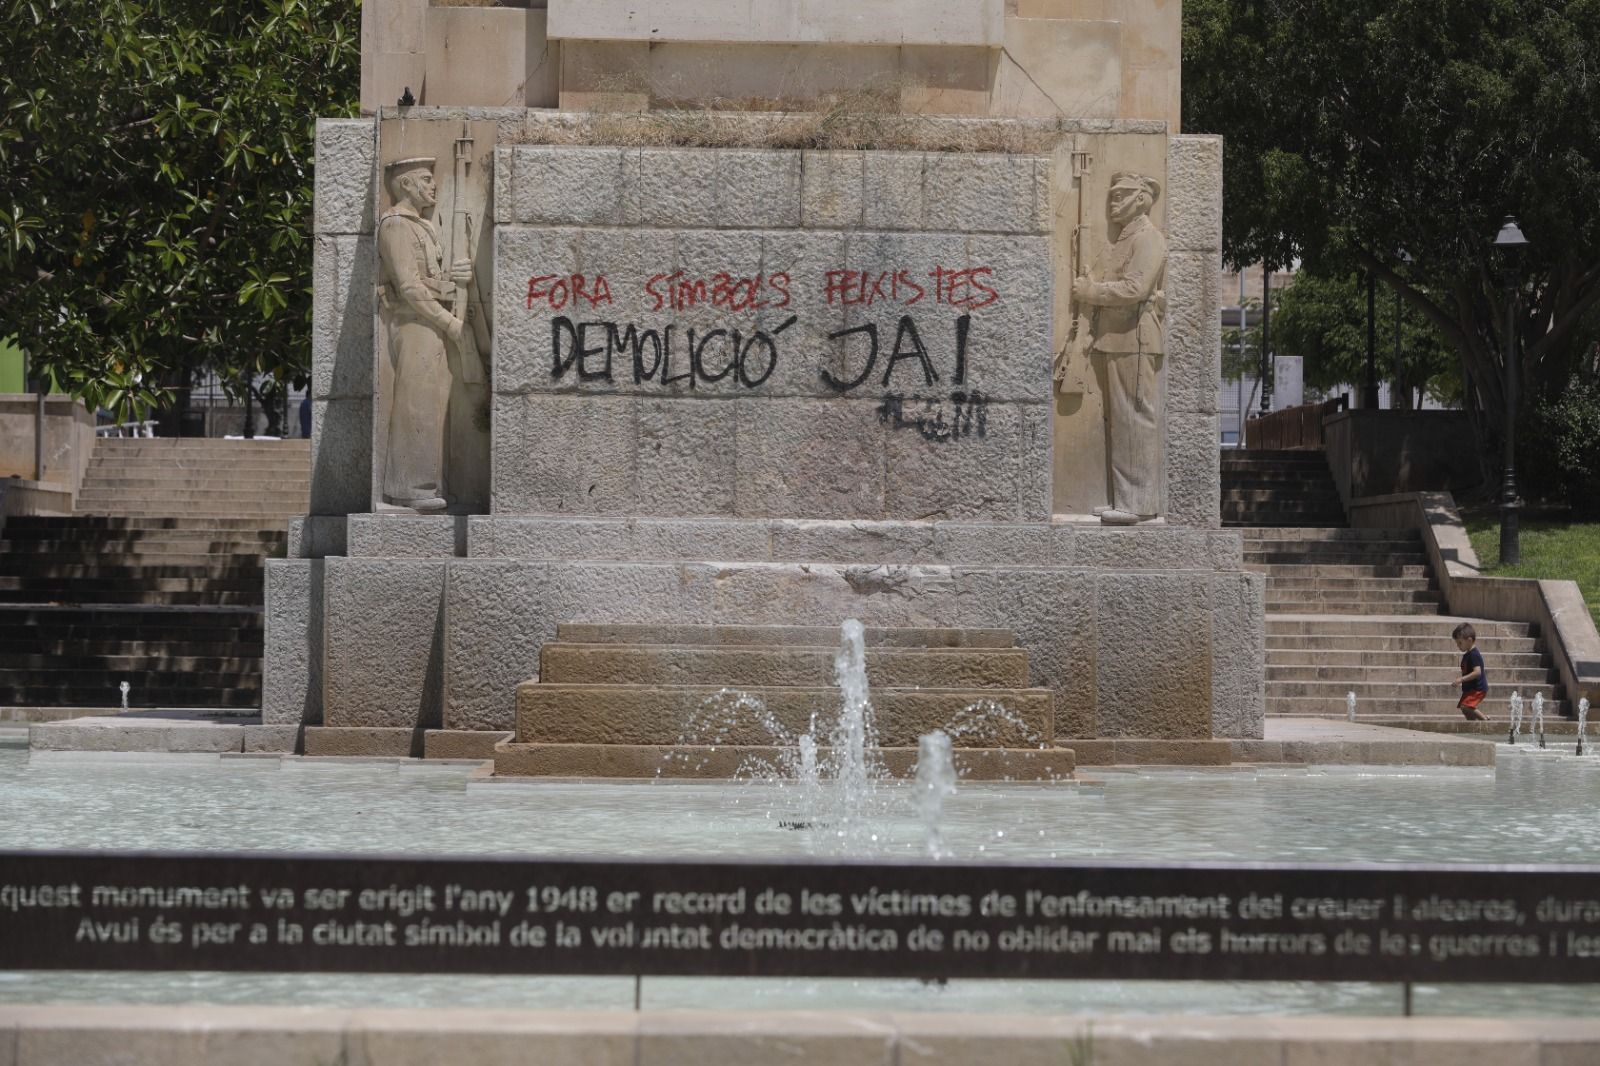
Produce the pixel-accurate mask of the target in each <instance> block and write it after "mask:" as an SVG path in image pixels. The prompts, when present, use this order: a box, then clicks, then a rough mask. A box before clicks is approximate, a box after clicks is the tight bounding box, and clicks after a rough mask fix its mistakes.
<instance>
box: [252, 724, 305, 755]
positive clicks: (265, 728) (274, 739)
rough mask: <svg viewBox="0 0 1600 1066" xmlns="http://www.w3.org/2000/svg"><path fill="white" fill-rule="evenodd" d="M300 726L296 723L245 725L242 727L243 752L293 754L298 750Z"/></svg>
mask: <svg viewBox="0 0 1600 1066" xmlns="http://www.w3.org/2000/svg"><path fill="white" fill-rule="evenodd" d="M300 741H301V727H300V726H297V725H247V726H245V727H244V749H243V750H244V753H245V754H246V755H252V754H279V755H293V754H294V753H295V752H296V751H299V750H300Z"/></svg>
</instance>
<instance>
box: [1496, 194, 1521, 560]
mask: <svg viewBox="0 0 1600 1066" xmlns="http://www.w3.org/2000/svg"><path fill="white" fill-rule="evenodd" d="M1494 246H1495V247H1496V248H1498V249H1500V251H1501V252H1502V253H1504V255H1503V261H1504V267H1505V272H1506V335H1505V347H1506V354H1505V362H1506V366H1505V396H1506V418H1505V445H1506V460H1505V473H1504V475H1503V476H1502V478H1501V481H1500V565H1501V566H1515V565H1516V564H1517V563H1520V562H1521V561H1522V545H1521V543H1520V542H1519V540H1518V537H1517V465H1516V460H1517V291H1518V289H1520V288H1521V284H1520V281H1519V279H1518V277H1517V265H1518V261H1519V260H1520V259H1521V256H1520V254H1519V253H1521V252H1522V251H1523V250H1524V249H1526V248H1527V247H1528V238H1526V237H1524V236H1523V235H1522V229H1521V228H1520V227H1519V226H1518V225H1517V220H1516V219H1515V218H1513V217H1511V216H1510V215H1507V216H1506V220H1505V221H1504V222H1503V223H1501V224H1500V232H1499V233H1497V234H1495V238H1494Z"/></svg>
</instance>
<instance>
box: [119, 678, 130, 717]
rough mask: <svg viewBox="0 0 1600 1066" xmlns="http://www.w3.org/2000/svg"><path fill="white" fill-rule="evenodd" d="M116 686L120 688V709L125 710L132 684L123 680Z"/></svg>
mask: <svg viewBox="0 0 1600 1066" xmlns="http://www.w3.org/2000/svg"><path fill="white" fill-rule="evenodd" d="M117 687H118V688H120V689H121V690H122V709H123V710H127V709H128V693H129V692H131V691H132V690H133V686H132V685H130V684H128V683H127V682H126V681H124V682H123V683H122V684H120V685H118V686H117Z"/></svg>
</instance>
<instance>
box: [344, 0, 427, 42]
mask: <svg viewBox="0 0 1600 1066" xmlns="http://www.w3.org/2000/svg"><path fill="white" fill-rule="evenodd" d="M427 19H428V3H427V0H389V2H388V3H382V4H363V5H362V6H361V51H362V54H367V53H381V52H421V51H424V50H425V49H426V48H427V46H428V30H427V26H428V22H427Z"/></svg>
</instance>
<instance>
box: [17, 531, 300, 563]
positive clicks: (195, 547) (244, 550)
mask: <svg viewBox="0 0 1600 1066" xmlns="http://www.w3.org/2000/svg"><path fill="white" fill-rule="evenodd" d="M147 532H148V533H149V536H148V537H146V536H142V535H127V534H118V533H109V534H108V533H100V534H96V533H88V532H86V533H82V534H77V535H73V536H64V537H52V536H35V537H21V538H18V539H15V540H12V539H9V538H0V550H3V551H4V552H6V553H15V554H19V555H21V554H26V555H33V556H51V555H61V556H92V557H93V558H97V559H98V558H102V557H107V556H117V555H127V556H134V557H140V558H152V559H160V558H161V557H162V556H168V555H171V556H180V557H181V556H213V555H215V556H224V557H228V556H236V555H244V556H251V555H254V556H264V555H269V554H271V553H273V552H277V551H281V550H282V549H283V547H284V546H285V544H286V540H287V538H285V537H284V535H283V534H281V533H278V534H274V535H273V536H272V537H270V538H267V537H263V538H261V539H255V540H241V539H237V538H234V537H232V536H231V535H230V536H229V537H226V538H221V539H219V538H217V537H215V536H214V535H212V534H206V533H194V534H188V533H185V534H181V535H180V534H175V533H173V532H172V531H168V530H149V531H147Z"/></svg>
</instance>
